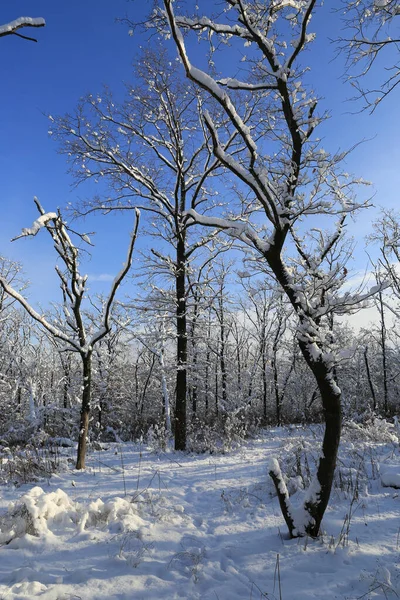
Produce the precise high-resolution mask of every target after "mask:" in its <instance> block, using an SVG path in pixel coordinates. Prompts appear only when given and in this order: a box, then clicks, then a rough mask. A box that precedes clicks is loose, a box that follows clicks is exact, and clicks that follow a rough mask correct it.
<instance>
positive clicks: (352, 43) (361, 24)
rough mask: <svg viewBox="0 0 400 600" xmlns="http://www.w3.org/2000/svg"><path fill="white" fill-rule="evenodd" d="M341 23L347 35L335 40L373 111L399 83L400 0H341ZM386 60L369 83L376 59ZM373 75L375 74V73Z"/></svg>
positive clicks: (352, 79)
mask: <svg viewBox="0 0 400 600" xmlns="http://www.w3.org/2000/svg"><path fill="white" fill-rule="evenodd" d="M343 13H344V16H343V19H344V22H345V25H346V29H347V31H348V35H346V36H343V37H342V38H340V39H339V40H338V43H339V48H340V49H341V50H342V51H343V52H344V53H345V55H346V57H347V65H348V73H349V75H348V78H349V81H350V82H351V84H352V85H353V86H354V88H355V89H356V91H357V97H360V98H362V99H363V101H364V108H366V109H368V110H370V111H371V112H373V111H374V110H375V109H376V107H377V106H378V104H380V102H381V101H382V100H383V99H384V98H386V96H387V95H388V94H390V93H391V92H392V91H393V90H394V89H395V88H396V87H397V85H398V84H399V83H400V62H399V50H400V46H399V44H400V37H399V36H398V25H399V21H400V3H399V0H344V11H343ZM378 57H379V58H381V59H383V60H384V61H386V67H385V75H384V76H383V77H380V78H379V79H380V81H379V82H378V83H377V84H375V83H373V84H370V83H368V81H369V77H368V76H369V74H370V73H373V72H374V67H375V63H376V62H377V59H378ZM375 77H376V75H375Z"/></svg>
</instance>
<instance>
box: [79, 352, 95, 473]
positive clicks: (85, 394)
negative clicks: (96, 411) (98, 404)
mask: <svg viewBox="0 0 400 600" xmlns="http://www.w3.org/2000/svg"><path fill="white" fill-rule="evenodd" d="M81 357H82V363H83V391H82V406H81V416H80V423H79V438H78V456H77V460H76V468H77V469H84V468H85V461H86V448H87V442H88V434H89V416H90V403H91V391H92V355H91V353H87V354H81Z"/></svg>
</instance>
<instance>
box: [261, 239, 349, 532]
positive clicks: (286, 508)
mask: <svg viewBox="0 0 400 600" xmlns="http://www.w3.org/2000/svg"><path fill="white" fill-rule="evenodd" d="M268 259H269V260H268V262H269V264H270V266H271V268H272V269H273V271H274V274H275V276H276V278H277V280H278V282H279V283H280V284H281V286H282V288H283V289H284V291H285V292H286V294H287V296H288V298H289V300H290V302H291V304H292V306H293V307H294V309H295V310H296V312H297V314H298V316H299V321H300V330H304V335H303V336H300V337H299V346H300V350H301V352H302V354H303V356H304V359H305V361H306V363H307V365H308V367H309V368H310V369H311V371H312V373H313V375H314V377H315V381H316V383H317V386H318V389H319V393H320V396H321V402H322V409H323V413H324V419H325V432H324V439H323V442H322V452H321V458H320V459H319V462H318V468H317V473H316V475H315V477H314V479H313V481H312V483H311V485H310V488H309V490H308V491H307V492H306V497H305V499H304V505H303V507H304V515H303V517H302V521H301V522H300V521H299V522H297V521H296V518H298V516H297V515H298V514H299V513H298V511H296V512H294V511H293V509H292V506H291V503H290V499H289V493H288V491H287V488H286V484H285V481H284V479H283V477H282V474H281V471H280V468H279V465H278V462H277V461H272V463H271V465H270V469H269V474H270V476H271V477H272V479H273V481H274V484H275V487H276V491H277V494H278V499H279V503H280V506H281V509H282V514H283V517H284V519H285V521H286V524H287V526H288V529H289V534H290V536H291V537H298V536H301V535H304V534H307V535H310V536H312V537H317V536H318V535H319V531H320V526H321V521H322V518H323V516H324V513H325V509H326V507H327V505H328V502H329V497H330V494H331V489H332V483H333V476H334V473H335V468H336V459H337V453H338V449H339V442H340V434H341V428H342V413H341V391H340V389H339V387H338V386H337V384H336V382H335V379H334V369H333V368H332V365H331V364H330V363H329V361H328V360H325V359H324V353H323V352H322V351H320V352H319V356H317V357H316V356H315V353H314V352H313V350H315V346H316V343H315V341H314V340H313V339H312V334H308V333H307V332H308V331H310V330H311V331H313V329H314V328H315V325H316V323H315V322H313V321H312V319H311V320H310V322H309V323H308V318H307V317H304V316H303V317H301V310H302V308H301V305H299V303H298V300H297V294H296V293H295V292H294V289H293V288H292V286H291V285H290V279H289V278H288V273H287V270H286V268H285V265H284V263H283V260H282V258H281V255H280V249H279V244H277V245H276V246H275V247H274V248H273V249H272V250H271V251H270V252H269V254H268ZM308 335H311V337H310V340H307V336H308Z"/></svg>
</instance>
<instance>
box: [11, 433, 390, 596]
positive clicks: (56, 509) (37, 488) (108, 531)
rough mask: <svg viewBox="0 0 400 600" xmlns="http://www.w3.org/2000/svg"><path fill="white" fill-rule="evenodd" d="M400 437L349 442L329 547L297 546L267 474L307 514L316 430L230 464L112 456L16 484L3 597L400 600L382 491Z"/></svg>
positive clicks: (269, 436) (131, 452) (266, 443)
mask: <svg viewBox="0 0 400 600" xmlns="http://www.w3.org/2000/svg"><path fill="white" fill-rule="evenodd" d="M388 431H389V430H388ZM396 439H397V438H396V436H395V435H394V434H393V431H391V430H390V431H389V434H388V436H387V437H386V438H383V436H382V435H379V440H374V439H373V437H372V438H371V436H369V437H368V436H365V435H364V436H363V435H362V432H361V430H359V429H358V428H357V427H354V428H352V429H348V430H347V432H346V433H345V436H344V441H343V444H342V448H341V454H340V459H339V464H338V468H337V472H336V480H335V489H334V491H333V493H332V497H331V503H330V506H329V508H328V510H327V512H326V516H325V519H324V522H323V527H324V534H323V536H322V537H321V538H320V539H318V540H311V539H308V538H299V539H294V540H289V539H287V534H286V529H285V524H284V521H283V518H282V516H281V514H280V510H279V505H278V500H277V498H276V496H275V492H274V490H273V485H272V482H270V481H269V478H268V476H267V465H268V460H269V458H272V457H273V456H277V457H278V458H279V459H280V461H281V466H282V471H283V472H284V473H288V474H289V475H291V477H290V478H289V479H288V482H287V485H288V488H289V490H290V492H291V493H292V494H293V495H292V498H291V500H292V502H293V503H294V504H295V503H296V495H299V498H300V494H301V493H302V489H301V488H302V487H303V486H304V483H305V484H307V483H308V480H309V474H310V475H311V474H312V472H313V467H314V460H315V459H316V456H317V455H316V452H317V451H318V448H319V431H317V432H316V431H315V429H313V428H307V429H305V430H304V429H301V428H294V427H293V428H286V429H275V430H270V431H266V432H265V433H264V435H263V437H260V438H259V439H257V440H253V441H250V442H249V443H248V444H247V445H246V446H243V447H242V448H239V449H237V450H236V451H232V452H230V453H228V454H225V455H209V454H203V455H200V456H199V455H197V456H196V455H183V454H179V453H172V452H171V453H161V454H158V453H156V452H152V451H151V450H150V449H149V448H147V449H145V450H144V449H143V448H139V447H138V446H134V445H132V444H125V445H112V446H111V445H110V447H109V449H108V450H106V451H102V452H94V453H93V454H91V456H90V459H89V467H88V469H87V470H86V471H85V472H79V471H73V470H70V471H67V472H63V473H60V474H58V475H54V476H53V477H51V478H50V479H49V480H48V482H43V483H40V485H37V484H35V485H23V486H21V487H19V488H13V487H12V486H7V487H6V486H4V487H3V488H2V493H1V500H0V530H1V533H0V543H1V544H2V546H1V553H2V559H1V561H0V599H4V600H30V599H31V598H42V599H43V600H73V599H78V598H82V599H83V600H106V599H116V600H132V599H134V600H141V599H143V600H150V599H151V600H156V599H159V598H163V599H164V598H166V599H175V598H187V599H193V600H200V599H202V600H203V599H204V600H211V599H213V600H236V599H237V600H239V599H240V600H247V599H249V600H250V599H252V600H253V599H254V600H255V599H258V598H270V599H277V600H278V599H282V600H288V599H290V600H291V599H293V600H294V599H296V600H306V599H322V598H326V599H328V600H333V599H339V598H340V599H346V600H347V599H349V600H350V599H356V598H365V599H369V598H370V599H380V598H382V599H383V598H396V597H399V596H400V573H399V560H398V559H399V553H400V539H399V538H400V520H399V508H400V498H399V496H398V492H397V491H396V489H394V488H391V487H384V486H386V485H388V479H387V477H389V475H388V474H390V477H391V478H392V479H391V480H390V481H389V483H392V484H393V483H396V481H397V478H398V477H399V473H400V458H399V449H398V442H397V441H396ZM382 440H383V441H382ZM121 452H122V457H121ZM381 473H382V474H383V475H382V476H381Z"/></svg>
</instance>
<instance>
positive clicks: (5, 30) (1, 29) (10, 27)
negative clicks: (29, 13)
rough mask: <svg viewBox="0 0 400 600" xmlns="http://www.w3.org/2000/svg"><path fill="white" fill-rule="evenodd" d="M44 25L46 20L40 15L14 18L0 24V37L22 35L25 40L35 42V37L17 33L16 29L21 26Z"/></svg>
mask: <svg viewBox="0 0 400 600" xmlns="http://www.w3.org/2000/svg"><path fill="white" fill-rule="evenodd" d="M45 25H46V21H45V20H44V19H43V18H42V17H36V18H33V17H19V18H18V19H14V21H10V22H9V23H5V24H4V25H0V37H3V36H6V35H17V36H18V37H22V38H24V39H26V40H30V41H32V42H37V40H36V39H35V38H32V37H29V36H27V35H22V34H20V33H17V31H18V30H19V29H22V28H23V27H44V26H45Z"/></svg>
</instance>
